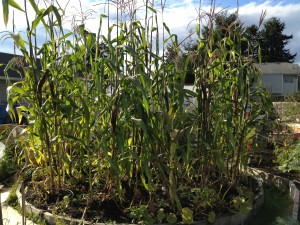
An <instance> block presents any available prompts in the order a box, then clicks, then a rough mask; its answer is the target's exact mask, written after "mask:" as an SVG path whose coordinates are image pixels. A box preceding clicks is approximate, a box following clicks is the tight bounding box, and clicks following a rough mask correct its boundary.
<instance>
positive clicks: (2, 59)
mask: <svg viewBox="0 0 300 225" xmlns="http://www.w3.org/2000/svg"><path fill="white" fill-rule="evenodd" d="M12 59H15V61H16V62H17V60H18V59H22V57H21V56H17V55H13V54H9V53H4V52H0V104H3V103H6V102H7V96H6V88H7V77H6V75H5V73H4V70H5V67H6V65H7V64H8V63H9V62H10V61H11V60H12ZM15 64H17V63H15ZM15 67H16V66H15ZM8 79H9V81H10V82H12V83H14V82H16V81H19V80H21V75H20V74H19V73H18V72H16V71H15V70H12V69H9V70H8Z"/></svg>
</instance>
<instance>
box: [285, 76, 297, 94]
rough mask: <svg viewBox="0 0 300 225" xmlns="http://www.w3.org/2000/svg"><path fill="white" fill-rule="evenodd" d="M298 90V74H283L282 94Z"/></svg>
mask: <svg viewBox="0 0 300 225" xmlns="http://www.w3.org/2000/svg"><path fill="white" fill-rule="evenodd" d="M297 91H298V76H296V75H284V76H283V95H289V94H293V93H295V92H297Z"/></svg>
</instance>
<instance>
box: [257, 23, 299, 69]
mask: <svg viewBox="0 0 300 225" xmlns="http://www.w3.org/2000/svg"><path fill="white" fill-rule="evenodd" d="M284 29H285V23H284V22H281V21H280V19H278V18H276V17H272V18H271V19H269V20H267V21H266V22H265V23H264V25H263V28H262V30H261V31H260V38H259V44H260V47H261V55H262V62H290V63H292V62H294V60H295V57H296V55H297V54H291V53H290V50H289V49H286V48H285V47H286V45H287V44H288V42H289V40H290V39H292V38H293V35H285V34H283V31H284Z"/></svg>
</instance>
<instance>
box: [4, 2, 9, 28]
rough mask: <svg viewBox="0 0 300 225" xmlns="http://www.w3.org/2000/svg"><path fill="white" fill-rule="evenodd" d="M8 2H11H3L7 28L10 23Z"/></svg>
mask: <svg viewBox="0 0 300 225" xmlns="http://www.w3.org/2000/svg"><path fill="white" fill-rule="evenodd" d="M8 2H9V0H2V10H3V20H4V24H5V26H7V23H8V15H9V8H8V5H9V4H8Z"/></svg>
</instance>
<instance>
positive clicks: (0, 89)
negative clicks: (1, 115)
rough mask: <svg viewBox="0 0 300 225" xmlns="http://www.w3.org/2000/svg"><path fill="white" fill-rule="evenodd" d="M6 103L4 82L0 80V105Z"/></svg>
mask: <svg viewBox="0 0 300 225" xmlns="http://www.w3.org/2000/svg"><path fill="white" fill-rule="evenodd" d="M5 102H7V99H6V81H5V80H1V79H0V104H1V103H5Z"/></svg>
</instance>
